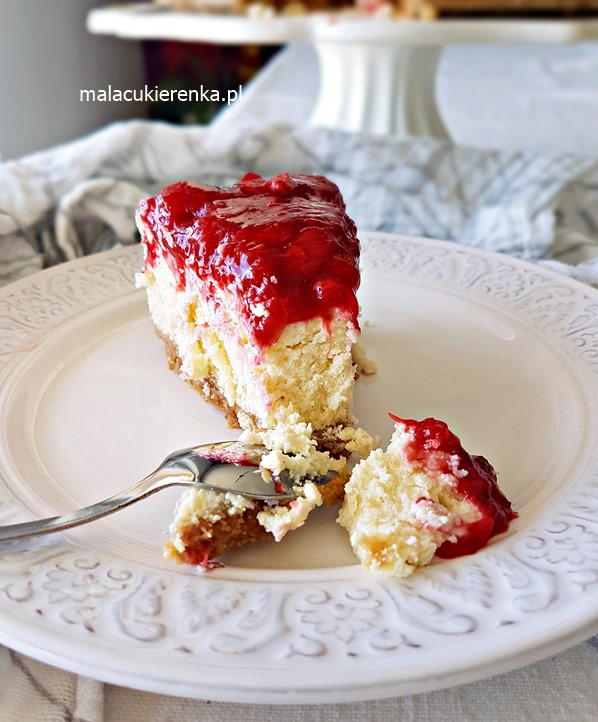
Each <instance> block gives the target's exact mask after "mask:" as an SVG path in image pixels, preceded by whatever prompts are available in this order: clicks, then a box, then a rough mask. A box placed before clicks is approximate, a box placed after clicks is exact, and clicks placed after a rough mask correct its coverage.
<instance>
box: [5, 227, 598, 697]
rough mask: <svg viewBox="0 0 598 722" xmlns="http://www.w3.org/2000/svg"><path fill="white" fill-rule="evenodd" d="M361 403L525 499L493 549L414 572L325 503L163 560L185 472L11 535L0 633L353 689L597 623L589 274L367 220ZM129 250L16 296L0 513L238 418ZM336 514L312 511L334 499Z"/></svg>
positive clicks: (140, 678) (190, 683)
mask: <svg viewBox="0 0 598 722" xmlns="http://www.w3.org/2000/svg"><path fill="white" fill-rule="evenodd" d="M362 240H363V254H364V269H365V270H364V275H363V285H362V289H361V292H360V300H361V304H362V308H363V319H364V322H363V329H364V339H365V343H366V345H367V349H368V352H369V355H370V356H371V357H373V358H374V359H375V360H376V361H377V362H378V374H377V375H376V376H375V377H373V378H362V379H360V380H359V382H358V385H357V386H358V388H357V392H356V412H357V414H358V416H359V418H360V422H361V424H362V425H363V426H365V427H366V428H367V429H369V430H370V431H371V432H373V433H379V434H380V435H381V436H382V439H383V442H384V443H386V442H387V440H388V438H389V436H390V433H391V431H392V425H391V423H390V421H389V420H388V418H387V416H386V414H387V412H388V411H392V412H394V413H396V414H399V415H401V416H404V417H415V418H423V417H425V416H436V417H439V418H442V419H445V420H446V421H447V422H448V423H449V425H450V426H451V427H452V428H453V429H454V430H455V431H456V432H457V433H458V434H459V435H460V436H461V439H462V441H463V442H464V445H465V447H466V448H467V449H468V450H469V451H470V452H472V453H477V454H483V455H485V456H487V457H488V458H489V459H490V460H491V461H492V463H493V464H494V465H495V467H496V468H497V471H498V473H499V481H500V484H501V486H502V488H503V490H504V491H505V493H506V494H507V495H508V496H509V498H510V499H511V500H512V502H513V504H514V507H515V509H516V510H517V511H518V512H519V519H518V520H516V521H515V522H514V523H513V524H512V526H511V528H510V530H509V532H508V533H507V534H506V535H504V536H502V537H501V538H496V539H495V540H494V541H493V543H492V544H491V545H490V546H489V547H487V548H486V549H484V550H482V551H481V552H479V553H478V554H476V555H474V556H470V557H465V558H461V559H455V560H451V561H443V562H438V563H435V564H433V565H432V566H431V567H429V568H427V569H424V570H420V571H418V572H417V573H416V574H415V575H413V576H412V577H410V578H409V579H407V580H395V579H389V578H384V577H376V576H372V575H370V574H368V573H366V572H364V571H362V570H361V569H360V567H359V566H358V565H357V564H356V562H355V560H354V558H353V555H352V553H351V550H350V548H349V545H348V542H347V538H346V535H345V533H344V531H343V530H342V529H341V528H340V527H339V526H338V525H337V524H335V523H334V518H335V514H334V511H331V510H323V511H320V510H317V512H316V513H315V514H314V516H313V517H312V518H310V519H309V520H308V523H307V524H306V526H305V527H304V528H303V529H301V530H299V531H297V532H295V533H293V534H291V535H289V536H288V537H287V538H286V539H285V540H283V542H281V543H280V544H278V545H277V544H275V543H265V542H264V543H261V544H256V545H254V546H253V547H251V548H247V549H245V550H239V551H238V552H237V553H235V554H234V555H230V556H229V557H228V559H227V562H228V564H227V566H226V567H225V568H224V569H220V570H216V571H213V572H210V573H203V574H202V573H198V572H196V571H194V570H193V569H190V568H185V567H177V566H174V565H172V564H171V563H168V562H166V561H165V560H163V559H162V558H161V547H162V543H163V540H164V538H165V535H166V530H167V529H168V525H169V522H170V518H171V513H172V507H173V504H174V501H175V498H176V495H177V492H176V491H173V492H172V493H171V492H170V491H168V492H163V493H162V494H161V495H157V496H155V497H153V498H151V499H148V500H147V501H145V502H143V503H141V504H139V505H137V506H134V507H131V508H129V509H127V510H125V511H122V512H121V513H119V514H117V515H115V516H112V517H109V518H107V519H104V520H100V521H97V522H95V523H93V524H90V525H88V526H87V527H84V528H81V529H78V530H72V531H71V532H69V533H68V534H65V535H64V536H59V535H58V536H54V537H48V538H46V539H43V540H38V541H35V542H29V543H28V545H18V546H9V545H4V547H0V640H1V641H2V642H4V643H5V644H7V645H10V646H11V647H13V648H15V649H17V650H20V651H22V652H24V653H26V654H29V655H31V656H33V657H36V658H38V659H41V660H43V661H45V662H48V663H50V664H54V665H57V666H60V667H64V668H66V669H69V670H71V671H74V672H77V673H81V674H86V675H89V676H92V677H96V678H100V679H102V680H105V681H108V682H114V683H117V684H122V685H127V686H131V687H135V688H139V689H145V690H150V691H154V692H161V693H165V694H175V695H185V696H190V697H198V698H208V699H215V700H225V701H238V702H261V703H305V702H310V703H313V702H337V701H338V702H340V701H343V702H349V701H354V700H360V699H371V698H377V697H384V696H391V695H397V694H407V693H415V692H420V691H424V690H430V689H435V688H439V687H442V686H448V685H452V684H458V683H461V682H466V681H472V680H475V679H478V678H481V677H484V676H487V675H491V674H495V673H499V672H503V671H506V670H508V669H511V668H514V667H516V666H519V665H523V664H526V663H529V662H532V661H535V660H537V659H540V658H541V657H544V656H547V655H550V654H553V653H555V652H558V651H559V650H562V649H564V648H566V647H567V646H570V645H572V644H574V643H576V642H578V641H580V640H582V639H584V638H586V637H588V636H590V635H591V634H593V633H595V632H596V631H597V630H598V624H597V621H598V612H597V610H598V445H597V444H596V439H598V421H597V415H598V293H597V292H596V291H593V290H592V289H588V288H585V287H583V286H581V285H579V284H577V283H575V282H572V281H570V280H568V279H567V278H563V277H560V276H558V275H556V274H554V273H552V272H550V271H547V270H545V269H543V268H540V267H536V266H532V265H528V264H525V263H522V262H519V261H516V260H512V259H510V258H508V257H504V256H498V255H493V254H488V253H485V252H482V251H478V250H472V249H469V248H464V247H459V246H456V245H452V244H448V243H442V242H435V241H422V240H416V239H405V238H400V237H397V236H385V235H382V234H364V235H363V237H362ZM138 266H139V256H138V249H136V248H133V249H126V250H122V249H121V250H115V251H112V252H110V253H107V254H103V255H100V256H95V257H89V258H85V259H81V260H79V261H77V262H74V263H69V264H66V265H64V266H60V267H57V268H54V269H51V270H49V271H46V272H44V273H41V274H39V275H36V276H34V277H32V278H28V279H25V280H24V281H21V282H19V283H17V284H14V285H12V286H10V287H8V288H6V289H5V290H4V291H3V292H2V293H1V294H0V326H1V328H2V345H1V348H0V352H1V356H0V360H1V363H2V371H1V376H0V406H1V408H2V414H3V418H4V432H3V436H2V439H1V444H0V469H1V472H2V479H1V480H0V522H3V523H7V522H16V521H22V520H26V519H29V518H32V517H36V516H47V515H51V514H57V513H62V512H66V511H67V510H70V509H72V508H74V507H78V506H81V505H86V504H89V503H91V502H93V501H96V500H99V499H100V498H103V497H105V496H107V495H109V494H112V493H114V492H116V491H118V490H120V489H122V488H124V487H125V486H127V485H128V484H129V483H130V482H132V481H134V480H137V479H138V478H140V477H141V476H143V475H145V474H146V473H147V472H148V471H150V470H151V469H152V468H153V467H154V466H156V465H157V463H158V462H159V461H160V460H161V459H162V458H163V457H164V456H165V455H166V454H167V453H168V452H169V451H172V450H173V449H175V448H179V447H183V446H186V445H188V444H192V443H199V442H203V441H209V440H215V439H220V438H234V432H232V431H231V430H230V429H227V428H226V426H225V424H224V422H223V419H222V417H221V415H220V413H219V412H218V411H217V410H215V409H213V408H211V407H209V406H207V405H206V404H204V402H203V401H202V400H201V399H200V398H199V397H198V396H196V394H194V392H193V391H192V390H191V389H189V388H188V387H187V385H186V384H184V383H182V382H181V381H180V380H179V379H177V377H176V376H175V375H174V374H172V373H171V372H169V371H168V370H167V368H166V363H165V359H164V354H163V349H162V347H161V344H160V342H159V341H158V340H157V339H156V338H155V336H154V334H153V330H152V327H151V323H150V321H149V319H148V315H147V312H146V307H145V299H144V295H143V293H142V292H140V291H136V290H134V288H133V285H132V277H133V274H134V272H135V270H137V269H138ZM318 512H320V513H318Z"/></svg>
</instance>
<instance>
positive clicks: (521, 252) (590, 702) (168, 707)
mask: <svg viewBox="0 0 598 722" xmlns="http://www.w3.org/2000/svg"><path fill="white" fill-rule="evenodd" d="M244 170H253V171H257V172H262V173H264V174H266V173H273V172H275V171H279V170H287V171H291V172H310V171H317V172H322V173H325V174H326V175H328V176H329V177H331V178H332V179H333V180H335V181H336V182H338V184H339V185H340V187H341V189H342V191H343V193H344V195H345V198H346V201H347V205H348V210H349V212H350V214H351V215H352V216H353V217H354V218H355V219H356V220H357V222H358V225H359V226H360V227H362V228H363V229H368V230H369V229H371V230H387V231H397V232H401V233H406V234H411V235H419V236H430V237H438V238H443V239H450V240H454V241H457V242H460V243H467V244H470V245H473V246H477V247H483V248H489V249H492V250H497V251H500V252H503V253H511V254H514V255H517V256H519V257H522V258H527V259H529V260H531V261H535V262H538V263H548V264H550V265H552V266H553V267H555V268H557V269H558V270H561V271H562V272H564V273H568V274H570V275H574V276H576V277H578V278H581V279H582V280H585V281H586V282H589V283H594V284H595V285H598V260H596V258H597V256H598V234H597V232H596V230H597V228H598V162H597V161H592V160H591V159H588V158H583V157H575V156H563V155H554V156H548V155H544V156H540V155H532V154H524V153H518V152H489V151H480V150H472V149H465V148H456V147H453V146H451V145H449V144H447V143H443V142H440V141H435V140H429V139H418V140H414V141H410V142H398V141H393V140H391V139H388V138H377V139H376V138H367V137H363V136H356V135H348V134H344V133H338V132H333V131H320V130H304V129H299V130H293V129H290V128H288V127H283V126H268V127H263V128H258V129H255V130H254V132H253V133H252V134H250V135H249V136H247V135H245V134H244V133H242V132H235V131H234V130H233V129H231V128H229V131H228V132H227V133H223V132H222V129H221V128H220V127H218V125H216V126H215V127H214V128H213V129H202V128H188V129H177V128H171V127H168V126H163V125H159V124H151V123H129V124H120V125H116V126H114V127H111V128H108V129H106V130H104V131H102V132H100V133H98V134H96V135H95V136H92V137H89V138H86V139H83V140H81V141H79V142H77V143H74V144H70V145H67V146H65V147H62V148H57V149H54V150H52V151H49V152H47V153H43V154H38V155H36V156H33V157H29V158H26V159H23V160H21V161H18V162H14V163H7V164H4V165H3V166H0V279H1V280H2V282H3V283H9V282H10V281H12V280H15V279H17V278H20V277H23V276H25V275H27V274H30V273H35V272H36V271H37V270H39V269H40V268H42V267H43V266H47V265H51V264H55V263H59V262H62V261H66V260H69V259H71V258H75V257H78V256H82V255H85V254H88V253H92V252H98V251H101V250H103V249H107V248H110V247H112V246H114V245H115V244H118V243H120V244H131V243H134V242H136V236H135V228H134V223H133V210H134V208H135V206H136V204H137V202H138V200H139V199H140V198H141V197H142V196H144V195H146V194H147V193H149V192H151V191H152V190H155V189H156V188H157V187H158V186H162V185H163V184H165V183H166V182H168V181H171V180H173V179H175V178H181V177H202V178H204V179H206V180H208V181H220V182H227V181H228V180H232V179H235V178H237V177H238V176H239V175H240V173H241V172H242V171H244ZM555 259H557V260H555ZM563 261H567V263H566V264H564V263H563ZM0 555H1V552H0ZM0 564H1V559H0ZM3 593H4V590H3V587H2V579H1V576H0V595H2V594H3ZM597 655H598V641H597V638H593V639H591V640H589V641H587V642H584V643H582V644H579V645H577V646H576V647H574V648H573V649H571V650H569V651H567V652H564V653H562V654H559V655H558V656H556V657H555V658H553V659H547V660H545V661H542V662H540V663H538V664H535V665H533V666H530V667H528V668H526V669H522V670H518V671H514V672H511V673H508V674H504V675H502V676H500V677H496V678H493V679H489V680H486V681H482V682H476V683H472V684H468V685H464V686H461V687H457V688H454V689H449V690H443V691H437V692H432V693H428V694H419V695H415V696H408V697H404V698H395V699H387V700H380V701H372V702H363V703H353V704H348V705H321V706H318V707H316V706H306V707H271V706H259V705H257V706H249V705H230V704H224V703H217V702H210V701H198V700H189V699H175V698H168V697H164V696H160V695H152V694H149V693H141V692H135V691H132V690H127V689H124V688H120V687H117V686H114V685H110V684H102V683H101V682H96V681H93V680H90V679H87V678H81V677H77V676H76V675H73V674H69V673H66V672H63V671H60V670H58V669H55V668H51V667H48V666H46V665H44V664H42V663H39V662H36V661H34V660H32V659H28V658H26V657H24V656H22V655H20V654H17V653H15V652H13V651H11V650H9V649H7V648H6V647H0V720H2V722H13V720H14V722H17V720H18V721H19V722H26V721H27V720H44V721H46V720H72V721H73V722H74V721H75V720H77V721H79V722H100V721H103V722H120V720H123V719H132V720H147V721H156V722H158V721H160V722H164V721H166V720H173V721H174V720H176V721H177V722H185V721H188V722H191V721H192V720H193V721H195V720H200V719H201V720H214V721H218V722H224V721H225V720H236V719H238V720H241V719H242V720H245V721H249V720H260V721H261V722H265V721H267V720H274V719H276V720H281V719H282V720H321V721H322V722H328V721H332V720H341V719H342V720H345V721H347V720H371V721H372V722H373V721H378V722H383V721H386V720H389V721H390V720H393V722H394V721H395V720H421V721H423V720H429V721H432V720H438V719H443V720H448V721H449V722H452V721H453V720H455V721H456V720H460V721H462V720H484V721H487V722H491V721H493V720H496V722H499V721H500V722H505V720H526V721H529V722H534V721H535V720H537V721H538V722H540V721H542V722H543V721H544V720H586V719H587V720H590V719H596V717H597V716H598V687H597V686H596V684H595V680H596V678H597V669H598V656H597Z"/></svg>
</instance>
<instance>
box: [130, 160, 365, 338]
mask: <svg viewBox="0 0 598 722" xmlns="http://www.w3.org/2000/svg"><path fill="white" fill-rule="evenodd" d="M137 220H138V225H139V227H140V229H141V235H142V239H141V240H142V243H143V244H144V246H145V251H146V269H147V268H150V269H151V268H152V267H153V266H154V265H155V263H156V260H157V258H159V257H162V258H164V259H165V260H166V262H167V263H168V265H169V267H170V269H171V270H172V272H173V273H174V275H175V278H176V281H177V283H178V288H179V289H181V290H182V289H183V288H185V285H186V283H187V280H186V270H187V269H191V270H192V271H193V273H195V274H196V275H197V276H198V277H199V279H200V284H201V288H202V294H203V296H204V297H205V299H206V300H208V301H209V300H214V299H215V298H216V297H217V293H216V288H217V287H218V288H220V289H226V290H227V291H230V292H231V296H232V297H233V298H235V299H236V302H237V313H238V314H239V315H240V316H241V318H243V320H244V323H245V328H246V330H247V333H248V334H249V336H250V338H251V339H252V340H253V342H254V343H256V344H257V345H258V346H259V347H260V348H266V347H269V346H271V345H272V344H273V343H275V342H276V341H277V339H278V338H279V336H280V334H281V333H282V331H283V330H284V328H285V327H286V326H287V324H290V323H295V322H305V321H309V320H311V319H313V318H317V317H321V318H323V319H324V322H325V323H329V322H330V321H331V320H332V318H333V316H334V315H335V313H337V312H338V313H340V314H341V315H343V316H344V317H347V318H349V319H350V321H351V322H352V323H353V324H354V325H355V327H358V322H357V313H358V306H357V300H356V297H355V293H356V291H357V288H358V286H359V278H360V277H359V241H358V240H357V237H356V229H355V224H354V223H353V221H352V220H351V219H350V218H349V217H348V216H347V214H346V213H345V205H344V201H343V199H342V197H341V194H340V191H339V189H338V188H337V186H336V185H335V184H334V183H332V182H331V181H329V180H327V179H326V178H324V177H323V176H317V175H295V176H290V175H288V174H286V173H284V174H282V175H279V176H276V177H274V178H271V179H270V180H265V179H263V178H261V177H260V176H258V175H256V174H255V173H248V174H246V175H245V176H244V177H243V178H241V180H240V181H238V183H235V185H233V186H231V187H230V188H217V187H214V186H206V185H200V184H197V183H191V182H185V181H183V182H179V183H174V184H173V185H170V186H168V187H167V188H164V190H162V192H161V193H159V194H158V195H157V196H156V197H155V198H148V199H146V200H144V201H142V202H141V204H140V206H139V208H138V211H137ZM256 309H257V312H256Z"/></svg>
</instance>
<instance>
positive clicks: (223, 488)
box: [0, 441, 295, 542]
mask: <svg viewBox="0 0 598 722" xmlns="http://www.w3.org/2000/svg"><path fill="white" fill-rule="evenodd" d="M266 453H267V449H265V448H264V447H261V446H255V445H243V444H240V443H239V442H237V441H220V442H215V443H212V444H203V445H201V446H193V447H190V448H187V449H180V450H179V451H175V452H173V453H172V454H169V455H168V456H167V457H166V458H165V459H164V461H163V462H162V463H161V464H160V466H158V468H157V469H155V470H154V471H152V473H151V474H149V475H148V476H146V477H145V478H143V479H142V480H141V481H138V482H137V483H136V484H134V485H133V486H131V487H129V488H128V489H126V490H125V491H122V492H120V493H119V494H115V495H114V496H111V497H109V498H108V499H104V500H103V501H99V502H97V503H96V504H91V505H90V506H87V507H84V508H83V509H78V510H77V511H74V512H71V513H69V514H64V515H62V516H54V517H50V518H48V519H39V520H37V521H27V522H24V523H21V524H10V525H8V526H0V542H6V541H16V540H18V539H25V538H28V537H32V536H39V535H41V534H49V533H51V532H57V531H64V530H66V529H71V528H73V527H75V526H79V525H80V524H86V523H87V522H90V521H94V520H95V519H100V518H101V517H104V516H107V515H108V514H113V513H114V512H116V511H119V510H120V509H124V508H125V507H127V506H130V505H131V504H135V502H137V501H141V499H146V498H147V497H148V496H151V495H152V494H155V493H156V492H158V491H161V490H162V489H167V488H168V487H171V486H188V487H195V488H197V489H211V490H213V491H219V492H223V493H225V492H233V493H234V494H240V495H241V496H245V497H248V498H250V499H257V500H259V501H265V502H270V503H278V502H284V501H290V500H292V499H294V498H295V494H294V493H293V492H292V490H291V486H292V484H293V482H292V481H291V479H290V477H289V476H288V475H287V474H285V473H283V474H281V475H280V476H276V477H273V476H271V475H269V474H268V472H267V469H260V468H257V467H259V463H260V461H261V459H262V457H263V456H264V454H266Z"/></svg>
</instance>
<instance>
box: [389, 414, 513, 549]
mask: <svg viewBox="0 0 598 722" xmlns="http://www.w3.org/2000/svg"><path fill="white" fill-rule="evenodd" d="M389 415H390V417H391V419H392V420H393V421H394V422H395V424H397V426H400V427H403V428H404V429H405V430H406V431H407V432H408V433H409V434H410V435H411V441H410V442H408V443H407V445H406V446H405V452H404V453H405V457H406V460H407V461H408V462H409V463H412V464H414V465H416V466H421V467H423V468H424V469H426V470H428V471H430V472H435V473H443V474H450V475H451V476H453V478H454V480H455V482H454V485H453V488H454V489H455V491H456V492H457V493H458V494H460V495H462V496H463V497H464V498H465V499H466V500H467V501H468V502H469V503H470V504H472V505H474V506H475V507H476V508H477V509H478V510H479V511H480V513H481V517H480V519H479V520H478V521H476V522H472V523H471V524H466V525H464V526H463V527H461V528H460V529H459V531H458V536H457V538H456V541H446V542H444V543H443V544H441V545H440V546H439V547H438V549H437V550H436V555H437V556H439V557H442V558H444V559H452V558H453V557H458V556H464V555H466V554H473V553H474V552H476V551H478V549H481V548H482V547H484V546H485V545H486V544H487V543H488V540H489V539H490V538H491V537H493V536H495V535H496V534H501V533H502V532H504V531H506V530H507V528H508V526H509V522H510V521H511V520H512V519H515V518H516V517H517V514H516V513H515V512H514V511H513V510H512V509H511V504H510V502H509V501H508V499H507V498H506V497H505V495H504V494H503V493H502V492H501V490H500V489H499V487H498V483H497V480H496V472H495V471H494V469H493V467H492V466H491V464H490V462H488V461H487V460H486V459H485V458H484V457H483V456H471V455H470V454H468V453H467V452H466V451H465V449H464V448H463V447H462V446H461V441H460V440H459V438H458V437H457V436H455V434H453V432H452V431H450V429H449V428H448V426H447V425H446V424H445V423H444V421H437V420H436V419H431V418H430V419H424V420H423V421H414V420H413V419H400V418H399V417H398V416H394V414H389ZM456 469H458V470H460V471H466V472H467V474H466V475H464V476H455V470H456ZM418 501H419V500H418Z"/></svg>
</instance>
